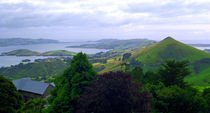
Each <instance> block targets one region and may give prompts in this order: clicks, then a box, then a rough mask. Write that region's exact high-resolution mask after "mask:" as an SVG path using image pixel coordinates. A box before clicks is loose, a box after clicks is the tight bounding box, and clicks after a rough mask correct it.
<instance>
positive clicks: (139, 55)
mask: <svg viewBox="0 0 210 113" xmlns="http://www.w3.org/2000/svg"><path fill="white" fill-rule="evenodd" d="M132 58H135V59H137V60H138V61H140V62H142V63H144V64H153V63H161V62H164V61H165V60H166V59H176V60H188V61H190V62H194V61H197V60H200V59H203V58H210V54H209V53H207V52H204V51H201V50H198V49H196V48H194V47H191V46H188V45H186V44H183V43H181V42H178V41H176V40H174V39H172V38H166V39H164V40H163V41H160V42H159V43H156V44H153V45H151V46H149V47H146V48H144V49H140V50H139V51H137V52H135V53H133V55H132Z"/></svg>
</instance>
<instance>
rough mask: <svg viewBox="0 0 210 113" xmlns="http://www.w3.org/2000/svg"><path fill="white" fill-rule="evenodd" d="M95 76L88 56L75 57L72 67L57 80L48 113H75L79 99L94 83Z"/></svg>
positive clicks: (79, 54) (79, 55)
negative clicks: (85, 89)
mask: <svg viewBox="0 0 210 113" xmlns="http://www.w3.org/2000/svg"><path fill="white" fill-rule="evenodd" d="M95 74H96V72H95V71H94V70H93V67H92V65H91V64H90V63H89V61H88V59H87V56H86V54H83V53H78V54H77V55H76V56H74V57H73V59H72V60H71V63H70V66H69V67H68V68H67V69H66V70H65V71H64V73H63V74H62V75H61V76H59V77H58V78H56V80H55V89H54V90H53V92H52V94H51V97H50V99H49V102H50V106H49V108H48V112H49V113H75V111H76V110H77V109H78V99H79V97H80V96H81V95H82V94H83V93H84V88H85V87H86V86H88V85H90V84H92V83H93V81H94V75H95Z"/></svg>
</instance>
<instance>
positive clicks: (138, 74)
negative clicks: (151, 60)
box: [131, 66, 144, 82]
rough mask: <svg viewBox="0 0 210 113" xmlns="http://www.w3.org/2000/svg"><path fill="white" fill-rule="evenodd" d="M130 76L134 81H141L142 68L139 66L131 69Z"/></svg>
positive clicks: (142, 76)
mask: <svg viewBox="0 0 210 113" xmlns="http://www.w3.org/2000/svg"><path fill="white" fill-rule="evenodd" d="M131 76H132V79H133V80H134V81H135V82H142V81H143V79H144V73H143V69H142V68H141V67H140V66H138V67H135V68H134V69H133V70H132V71H131Z"/></svg>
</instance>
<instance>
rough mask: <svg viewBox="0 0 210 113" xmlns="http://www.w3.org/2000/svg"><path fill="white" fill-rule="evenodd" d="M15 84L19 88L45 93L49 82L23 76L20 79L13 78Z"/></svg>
mask: <svg viewBox="0 0 210 113" xmlns="http://www.w3.org/2000/svg"><path fill="white" fill-rule="evenodd" d="M12 82H13V84H14V85H15V86H16V88H17V90H22V91H28V92H32V93H37V94H44V92H45V90H46V89H47V87H48V86H49V85H50V84H49V83H44V82H41V81H34V80H31V79H30V78H22V79H18V80H13V81H12Z"/></svg>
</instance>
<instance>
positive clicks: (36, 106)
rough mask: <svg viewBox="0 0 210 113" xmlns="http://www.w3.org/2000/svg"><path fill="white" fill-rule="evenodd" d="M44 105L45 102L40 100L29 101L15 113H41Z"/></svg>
mask: <svg viewBox="0 0 210 113" xmlns="http://www.w3.org/2000/svg"><path fill="white" fill-rule="evenodd" d="M46 104H47V101H46V100H42V99H40V98H35V99H31V100H29V101H27V102H26V103H24V105H23V106H22V107H21V108H20V109H18V111H17V113H42V112H43V109H44V107H45V105H46Z"/></svg>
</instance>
